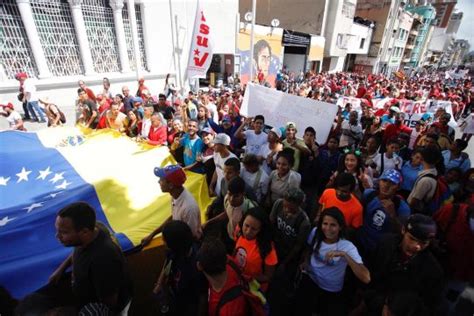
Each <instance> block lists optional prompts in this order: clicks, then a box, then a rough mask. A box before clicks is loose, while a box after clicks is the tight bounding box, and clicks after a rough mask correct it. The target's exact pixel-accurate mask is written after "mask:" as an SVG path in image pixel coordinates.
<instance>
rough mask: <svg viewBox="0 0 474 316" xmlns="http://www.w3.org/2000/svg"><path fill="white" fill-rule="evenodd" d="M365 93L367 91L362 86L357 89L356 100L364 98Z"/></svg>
mask: <svg viewBox="0 0 474 316" xmlns="http://www.w3.org/2000/svg"><path fill="white" fill-rule="evenodd" d="M366 93H367V89H366V88H365V87H364V86H360V87H359V89H357V95H356V98H362V97H363V96H365V94H366Z"/></svg>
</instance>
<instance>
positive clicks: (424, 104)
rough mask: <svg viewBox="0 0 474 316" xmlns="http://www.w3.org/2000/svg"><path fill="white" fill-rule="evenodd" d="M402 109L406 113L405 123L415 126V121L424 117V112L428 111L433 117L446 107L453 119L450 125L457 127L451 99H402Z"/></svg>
mask: <svg viewBox="0 0 474 316" xmlns="http://www.w3.org/2000/svg"><path fill="white" fill-rule="evenodd" d="M399 102H400V109H401V111H402V112H404V113H406V116H405V124H406V125H407V126H408V127H412V128H413V127H415V123H416V122H417V121H419V120H421V118H422V117H423V115H424V114H426V113H428V114H429V115H430V116H431V117H432V118H433V116H434V114H435V112H436V110H437V109H439V108H444V109H445V110H446V113H449V114H451V120H450V121H449V123H448V124H449V126H451V127H452V128H456V127H457V123H456V121H455V120H454V116H453V108H452V106H451V102H450V101H441V100H426V101H411V100H400V101H399Z"/></svg>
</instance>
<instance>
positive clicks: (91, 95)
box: [85, 88, 97, 102]
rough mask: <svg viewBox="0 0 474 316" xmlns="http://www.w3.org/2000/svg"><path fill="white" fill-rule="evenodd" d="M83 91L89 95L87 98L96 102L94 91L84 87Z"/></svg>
mask: <svg viewBox="0 0 474 316" xmlns="http://www.w3.org/2000/svg"><path fill="white" fill-rule="evenodd" d="M85 91H86V94H87V96H88V97H89V99H91V100H92V101H94V102H97V98H96V97H95V94H94V91H92V90H91V89H89V88H86V89H85Z"/></svg>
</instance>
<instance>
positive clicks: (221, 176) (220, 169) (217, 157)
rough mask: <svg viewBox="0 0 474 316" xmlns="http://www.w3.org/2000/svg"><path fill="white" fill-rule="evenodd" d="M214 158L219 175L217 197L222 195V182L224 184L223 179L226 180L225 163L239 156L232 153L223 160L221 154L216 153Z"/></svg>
mask: <svg viewBox="0 0 474 316" xmlns="http://www.w3.org/2000/svg"><path fill="white" fill-rule="evenodd" d="M212 158H213V159H214V164H215V165H216V174H217V183H216V190H215V191H216V194H217V196H219V195H220V193H221V182H222V179H224V163H225V161H226V160H227V159H229V158H237V156H236V155H234V154H233V153H232V152H231V153H230V155H229V156H227V157H225V158H222V157H221V155H220V154H218V153H216V152H215V153H214V155H213V157H212Z"/></svg>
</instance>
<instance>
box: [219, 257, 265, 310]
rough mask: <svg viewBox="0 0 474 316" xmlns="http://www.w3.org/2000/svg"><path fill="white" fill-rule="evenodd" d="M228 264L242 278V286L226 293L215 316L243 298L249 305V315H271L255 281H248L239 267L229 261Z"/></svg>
mask: <svg viewBox="0 0 474 316" xmlns="http://www.w3.org/2000/svg"><path fill="white" fill-rule="evenodd" d="M227 264H228V265H229V266H230V267H231V268H232V269H233V270H234V271H235V272H236V273H237V275H238V276H239V278H240V284H239V285H236V286H233V287H231V288H230V289H228V290H227V291H225V292H224V293H223V294H222V296H221V298H220V300H219V302H218V303H217V306H216V314H215V316H219V313H220V311H221V308H222V307H223V306H224V305H225V304H227V303H229V302H231V301H233V300H235V299H237V298H239V297H241V296H243V297H244V298H245V301H246V303H247V309H248V312H249V313H248V315H252V316H267V315H268V314H269V308H268V303H267V300H266V299H265V297H264V296H263V294H262V293H261V292H260V289H258V288H256V285H255V284H258V282H256V281H255V280H254V279H248V278H246V277H245V276H243V275H242V271H241V270H240V268H239V266H237V264H236V263H235V262H234V261H232V260H228V261H227Z"/></svg>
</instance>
